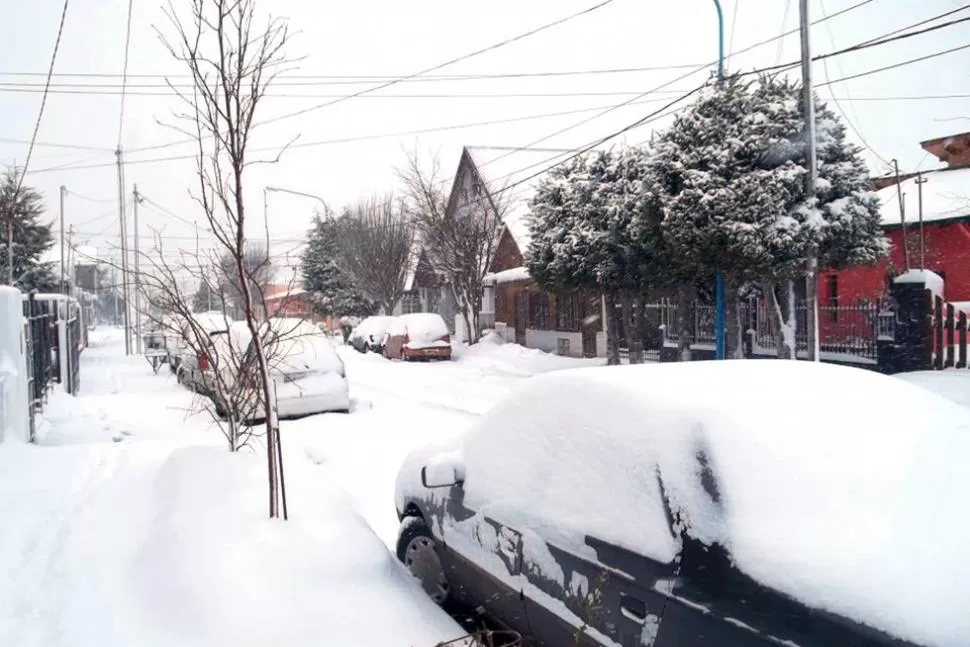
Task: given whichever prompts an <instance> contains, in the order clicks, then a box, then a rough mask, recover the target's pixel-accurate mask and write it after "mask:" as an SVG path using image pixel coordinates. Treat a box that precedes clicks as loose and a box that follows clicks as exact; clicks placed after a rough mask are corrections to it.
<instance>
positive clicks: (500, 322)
mask: <svg viewBox="0 0 970 647" xmlns="http://www.w3.org/2000/svg"><path fill="white" fill-rule="evenodd" d="M571 152H572V151H569V150H560V149H548V148H542V149H539V148H507V147H489V146H466V147H465V148H464V149H463V150H462V154H461V158H460V159H459V162H458V169H457V170H456V172H455V178H454V181H453V183H452V188H451V193H450V194H449V196H448V210H447V213H448V214H449V215H450V216H451V217H460V207H461V205H462V204H463V203H467V202H468V201H469V200H473V199H478V198H480V197H484V198H485V199H486V200H487V202H488V204H489V205H491V208H492V209H494V210H496V212H497V213H499V214H500V215H501V218H502V225H501V227H500V229H499V231H498V233H497V236H498V240H497V242H496V245H495V251H494V253H493V255H492V258H491V260H490V262H489V266H488V273H487V275H486V278H485V282H484V285H483V286H482V288H483V291H484V295H483V302H482V306H483V307H482V316H481V325H482V326H483V327H485V328H488V327H492V328H494V329H495V331H496V333H497V334H499V335H501V336H502V337H503V338H504V339H505V340H506V341H509V342H515V343H518V344H521V345H522V346H526V347H528V348H537V349H540V350H544V351H547V352H551V353H557V354H560V355H566V356H574V357H602V356H605V355H606V334H605V331H604V327H603V321H604V316H603V307H604V302H603V296H602V295H601V294H594V293H581V292H572V293H568V294H550V293H547V292H545V291H544V290H542V289H540V288H539V287H538V286H537V285H536V283H535V282H534V281H533V280H532V278H531V277H530V276H529V273H528V270H526V268H525V263H524V256H525V254H526V252H527V250H528V248H529V239H530V232H529V212H530V207H529V202H530V200H531V199H532V197H533V195H534V194H535V190H536V186H537V182H538V180H539V178H540V177H541V176H542V174H543V173H544V172H545V171H546V170H548V169H549V168H550V167H551V166H553V165H555V164H556V163H558V162H559V161H561V160H562V159H563V158H564V157H565V156H566V155H568V154H570V153H571Z"/></svg>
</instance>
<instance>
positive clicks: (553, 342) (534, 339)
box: [525, 328, 583, 357]
mask: <svg viewBox="0 0 970 647" xmlns="http://www.w3.org/2000/svg"><path fill="white" fill-rule="evenodd" d="M560 339H568V340H569V356H570V357H582V356H583V334H582V333H579V332H558V331H555V330H532V329H530V328H527V329H526V331H525V345H526V346H528V347H529V348H538V349H539V350H544V351H546V352H547V353H552V354H553V355H556V354H558V352H559V340H560Z"/></svg>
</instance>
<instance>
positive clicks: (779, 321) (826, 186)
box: [654, 77, 886, 358]
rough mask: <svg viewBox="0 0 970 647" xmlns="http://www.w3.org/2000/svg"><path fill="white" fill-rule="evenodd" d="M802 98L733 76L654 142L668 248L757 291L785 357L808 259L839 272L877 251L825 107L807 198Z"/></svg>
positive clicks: (876, 233) (881, 247) (873, 210)
mask: <svg viewBox="0 0 970 647" xmlns="http://www.w3.org/2000/svg"><path fill="white" fill-rule="evenodd" d="M799 100H800V87H799V86H798V85H797V84H795V83H792V82H790V81H787V80H784V79H778V78H768V77H763V78H761V79H760V80H759V81H758V82H757V83H745V82H742V81H740V80H739V79H738V78H737V77H733V78H730V79H728V80H727V81H726V82H725V83H724V85H723V86H722V87H720V88H712V89H711V90H709V91H708V92H706V93H705V95H703V96H702V98H701V99H699V100H698V101H697V102H696V103H695V104H694V105H693V106H691V107H690V108H689V109H688V110H687V111H686V112H685V113H684V114H683V115H681V116H680V117H678V118H677V119H676V120H675V122H674V124H673V126H672V127H671V128H670V129H669V130H668V131H666V132H665V133H663V135H662V136H661V137H660V140H659V142H658V143H657V146H656V154H655V162H654V163H655V168H656V170H657V174H658V177H659V178H660V188H661V189H662V190H663V192H664V194H665V196H664V203H665V211H666V213H665V216H666V217H665V221H664V227H663V231H664V234H665V237H666V239H667V241H668V242H669V244H670V245H671V247H672V249H673V250H674V251H675V252H676V253H677V254H678V256H679V257H681V258H682V259H683V260H684V261H685V262H686V263H688V264H689V265H694V266H696V267H697V268H704V267H705V266H706V269H708V270H709V271H716V270H722V271H724V272H725V273H726V274H727V275H728V277H729V278H730V279H731V281H729V284H731V285H738V284H739V283H741V282H745V281H752V282H757V283H761V284H762V285H764V286H765V287H766V288H767V289H766V291H767V293H768V295H769V297H770V300H771V302H772V305H773V308H772V312H773V314H774V318H775V324H776V327H777V328H776V329H777V330H778V331H779V332H780V335H779V336H780V339H779V345H778V346H779V355H780V356H782V357H792V358H793V357H794V356H795V332H796V331H795V321H796V316H795V311H796V307H795V290H794V281H795V280H800V279H801V277H803V276H804V273H805V270H806V267H807V263H808V260H809V259H810V258H812V257H813V256H815V255H816V254H818V255H819V256H820V258H821V266H822V267H823V268H825V267H835V266H840V267H841V266H846V265H854V264H859V263H870V262H874V261H875V260H877V259H878V258H880V257H881V256H882V255H884V254H885V250H886V247H885V240H884V238H883V236H882V233H881V230H880V229H879V226H878V211H877V207H878V205H877V203H876V202H875V201H874V199H873V198H872V196H871V195H870V194H868V192H867V191H866V179H867V173H866V171H865V165H864V164H863V163H862V161H861V159H860V158H859V155H858V150H857V149H856V148H855V147H853V146H851V145H849V144H848V142H846V141H845V131H844V129H843V128H841V127H840V125H839V124H838V120H837V119H836V118H835V116H834V115H833V114H832V113H831V111H830V110H828V109H827V108H826V107H825V106H823V105H818V106H817V113H816V114H817V119H818V122H819V124H820V126H822V127H821V128H820V131H821V134H820V137H819V160H820V165H819V191H818V194H817V199H816V200H815V201H813V202H812V203H809V202H808V201H807V200H806V195H805V184H804V176H805V173H806V168H805V150H804V141H805V138H804V120H803V119H802V116H801V107H800V103H799ZM729 303H731V304H735V303H736V297H735V296H734V295H729Z"/></svg>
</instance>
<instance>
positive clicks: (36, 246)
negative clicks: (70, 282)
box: [0, 166, 61, 292]
mask: <svg viewBox="0 0 970 647" xmlns="http://www.w3.org/2000/svg"><path fill="white" fill-rule="evenodd" d="M19 177H20V171H19V169H17V168H15V167H12V166H11V167H7V169H6V170H5V171H4V174H3V177H2V178H0V225H2V227H0V233H2V235H0V284H4V283H7V263H8V261H7V222H8V219H9V218H12V219H13V241H14V245H13V276H14V285H15V286H16V287H18V288H20V289H21V290H22V291H24V292H28V291H30V290H34V289H36V290H37V291H39V292H57V291H59V290H60V287H61V286H60V281H59V280H58V278H57V273H56V271H55V269H54V264H53V263H44V262H41V260H40V259H41V257H42V256H43V255H44V253H45V252H47V251H48V250H49V249H51V247H53V245H54V233H53V232H52V231H51V225H50V223H44V222H41V217H42V216H43V215H44V200H43V198H42V197H41V195H40V193H39V192H38V191H37V190H36V189H34V188H33V187H30V186H27V185H23V186H21V187H20V191H19V193H18V192H17V184H18V181H19Z"/></svg>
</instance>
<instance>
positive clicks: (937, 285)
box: [894, 270, 943, 298]
mask: <svg viewBox="0 0 970 647" xmlns="http://www.w3.org/2000/svg"><path fill="white" fill-rule="evenodd" d="M894 283H925V284H926V289H927V290H930V291H931V292H932V293H933V294H934V295H936V296H938V297H940V298H942V297H943V277H942V276H940V275H939V274H937V273H936V272H932V271H930V270H907V271H906V272H903V273H902V274H900V275H899V276H897V277H896V278H895V279H894Z"/></svg>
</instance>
